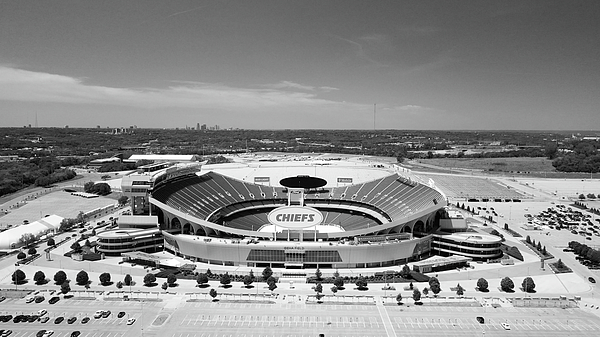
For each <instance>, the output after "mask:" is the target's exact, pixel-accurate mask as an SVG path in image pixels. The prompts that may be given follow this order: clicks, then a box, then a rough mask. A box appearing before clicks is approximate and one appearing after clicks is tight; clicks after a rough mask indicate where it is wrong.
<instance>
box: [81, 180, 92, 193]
mask: <svg viewBox="0 0 600 337" xmlns="http://www.w3.org/2000/svg"><path fill="white" fill-rule="evenodd" d="M93 187H94V182H93V181H88V182H87V183H85V184H83V191H84V192H86V193H92V188H93Z"/></svg>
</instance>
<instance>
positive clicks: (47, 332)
mask: <svg viewBox="0 0 600 337" xmlns="http://www.w3.org/2000/svg"><path fill="white" fill-rule="evenodd" d="M53 334H54V330H48V331H46V333H45V334H44V337H50V336H52V335H53Z"/></svg>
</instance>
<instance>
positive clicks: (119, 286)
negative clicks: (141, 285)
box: [117, 281, 123, 289]
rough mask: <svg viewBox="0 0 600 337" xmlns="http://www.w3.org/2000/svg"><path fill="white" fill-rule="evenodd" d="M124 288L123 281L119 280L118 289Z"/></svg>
mask: <svg viewBox="0 0 600 337" xmlns="http://www.w3.org/2000/svg"><path fill="white" fill-rule="evenodd" d="M121 288H123V281H119V282H117V289H121Z"/></svg>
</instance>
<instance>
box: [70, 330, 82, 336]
mask: <svg viewBox="0 0 600 337" xmlns="http://www.w3.org/2000/svg"><path fill="white" fill-rule="evenodd" d="M79 335H81V331H73V332H71V337H79Z"/></svg>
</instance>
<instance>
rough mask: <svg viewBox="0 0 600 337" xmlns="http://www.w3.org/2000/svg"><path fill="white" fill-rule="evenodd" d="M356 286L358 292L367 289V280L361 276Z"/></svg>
mask: <svg viewBox="0 0 600 337" xmlns="http://www.w3.org/2000/svg"><path fill="white" fill-rule="evenodd" d="M355 284H356V286H357V287H358V290H363V289H365V288H367V280H366V279H365V278H364V277H363V276H359V277H358V280H357V281H356V283H355Z"/></svg>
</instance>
